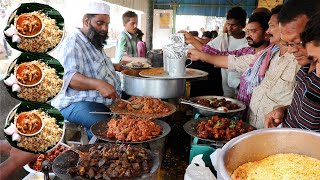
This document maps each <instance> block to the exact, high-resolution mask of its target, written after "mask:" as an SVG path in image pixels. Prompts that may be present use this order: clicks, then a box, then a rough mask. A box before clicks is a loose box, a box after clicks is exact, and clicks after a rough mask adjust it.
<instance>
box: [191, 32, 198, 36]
mask: <svg viewBox="0 0 320 180" xmlns="http://www.w3.org/2000/svg"><path fill="white" fill-rule="evenodd" d="M189 33H190V34H192V36H199V33H198V31H189Z"/></svg>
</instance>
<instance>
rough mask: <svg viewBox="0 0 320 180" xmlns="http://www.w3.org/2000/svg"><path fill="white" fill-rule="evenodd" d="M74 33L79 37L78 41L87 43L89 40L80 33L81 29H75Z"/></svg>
mask: <svg viewBox="0 0 320 180" xmlns="http://www.w3.org/2000/svg"><path fill="white" fill-rule="evenodd" d="M76 33H77V34H78V35H79V37H80V39H81V40H82V41H83V42H85V43H88V42H89V39H88V38H87V36H86V35H85V34H84V33H83V32H82V31H81V29H79V28H77V31H76Z"/></svg>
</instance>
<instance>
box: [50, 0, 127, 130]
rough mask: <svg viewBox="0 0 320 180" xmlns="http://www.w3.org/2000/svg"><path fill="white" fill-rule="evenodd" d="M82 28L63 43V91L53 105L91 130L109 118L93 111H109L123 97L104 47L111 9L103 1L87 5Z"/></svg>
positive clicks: (66, 116)
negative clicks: (97, 123) (96, 124)
mask: <svg viewBox="0 0 320 180" xmlns="http://www.w3.org/2000/svg"><path fill="white" fill-rule="evenodd" d="M85 7H86V8H85V11H84V14H85V15H84V16H83V19H82V21H83V27H82V28H80V29H75V31H74V32H73V33H71V34H68V36H67V37H66V38H65V39H64V40H63V42H62V43H61V46H60V47H59V52H58V53H57V54H58V59H59V60H60V61H61V62H62V64H63V67H64V69H65V75H64V85H63V89H62V91H61V92H60V93H59V95H58V96H57V97H56V99H54V101H53V102H52V105H53V106H54V107H56V108H57V109H59V110H60V111H61V113H62V115H63V116H64V118H65V119H66V120H68V121H70V122H73V123H77V124H81V125H82V126H84V127H86V128H87V132H88V134H89V136H92V135H91V132H90V131H89V129H90V127H91V125H93V124H94V123H95V122H97V121H100V120H105V119H106V118H107V116H106V115H97V114H90V113H89V112H90V111H108V108H107V107H106V106H107V105H110V104H111V103H112V102H113V100H115V99H117V98H119V96H120V95H121V86H120V78H119V77H118V75H117V74H116V72H115V67H114V66H113V64H112V62H111V59H110V58H109V57H107V56H106V54H105V52H104V50H103V46H104V45H105V43H106V39H107V38H108V27H109V23H110V16H109V13H110V7H109V5H107V4H106V3H104V2H102V1H101V2H97V1H94V2H89V4H88V5H87V6H85Z"/></svg>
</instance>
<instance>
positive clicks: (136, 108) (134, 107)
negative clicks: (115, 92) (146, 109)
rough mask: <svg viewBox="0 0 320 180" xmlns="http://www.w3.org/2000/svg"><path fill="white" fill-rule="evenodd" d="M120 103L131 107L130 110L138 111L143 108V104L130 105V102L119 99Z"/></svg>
mask: <svg viewBox="0 0 320 180" xmlns="http://www.w3.org/2000/svg"><path fill="white" fill-rule="evenodd" d="M121 101H123V102H125V103H128V104H130V105H131V106H132V108H133V109H135V110H140V109H142V108H143V104H132V102H130V101H127V100H124V99H121Z"/></svg>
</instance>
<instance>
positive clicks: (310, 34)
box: [300, 12, 320, 46]
mask: <svg viewBox="0 0 320 180" xmlns="http://www.w3.org/2000/svg"><path fill="white" fill-rule="evenodd" d="M300 38H301V41H302V45H303V46H305V45H306V44H307V43H309V42H311V41H313V42H314V45H315V46H320V12H317V13H316V14H315V15H313V16H312V17H311V18H310V19H309V21H308V22H307V24H306V27H305V29H304V31H303V32H302V33H301V34H300Z"/></svg>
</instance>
